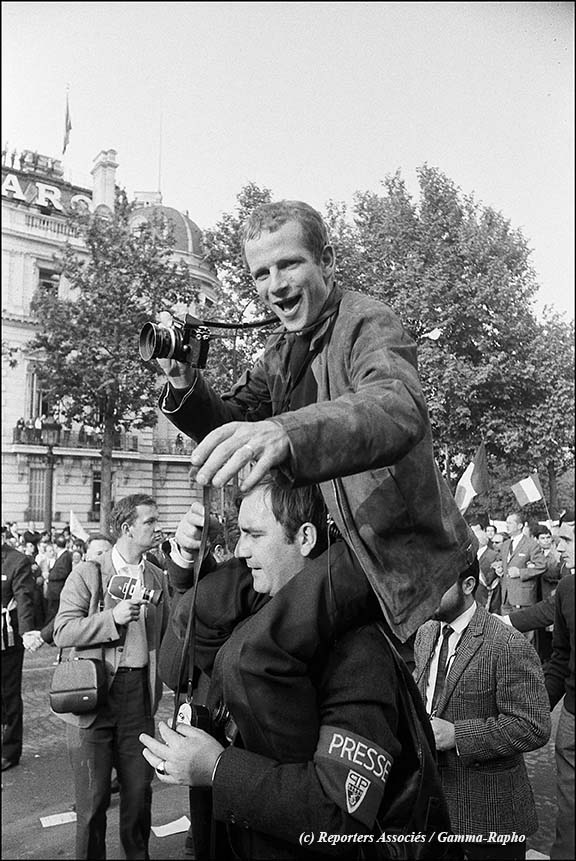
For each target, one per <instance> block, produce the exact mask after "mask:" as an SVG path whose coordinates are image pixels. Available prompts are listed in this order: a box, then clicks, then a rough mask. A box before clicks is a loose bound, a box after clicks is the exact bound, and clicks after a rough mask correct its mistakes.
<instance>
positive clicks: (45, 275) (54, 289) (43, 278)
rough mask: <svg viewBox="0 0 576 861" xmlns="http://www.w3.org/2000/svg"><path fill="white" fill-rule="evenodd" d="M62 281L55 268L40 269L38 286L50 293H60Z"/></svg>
mask: <svg viewBox="0 0 576 861" xmlns="http://www.w3.org/2000/svg"><path fill="white" fill-rule="evenodd" d="M59 283H60V275H59V274H58V273H57V272H54V270H53V269H41V268H39V269H38V287H39V288H40V289H42V290H46V291H47V292H48V293H54V295H55V296H57V295H58V285H59Z"/></svg>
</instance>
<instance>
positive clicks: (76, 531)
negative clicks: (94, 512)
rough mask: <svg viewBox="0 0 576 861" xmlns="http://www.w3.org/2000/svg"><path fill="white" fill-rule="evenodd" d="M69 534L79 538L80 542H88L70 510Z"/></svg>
mask: <svg viewBox="0 0 576 861" xmlns="http://www.w3.org/2000/svg"><path fill="white" fill-rule="evenodd" d="M70 533H71V535H73V536H74V537H75V538H79V539H80V540H81V541H88V539H89V538H90V536H89V535H88V533H87V532H86V530H85V529H84V527H83V526H82V524H81V523H80V521H79V520H78V518H77V517H76V515H75V514H74V512H73V511H72V510H70Z"/></svg>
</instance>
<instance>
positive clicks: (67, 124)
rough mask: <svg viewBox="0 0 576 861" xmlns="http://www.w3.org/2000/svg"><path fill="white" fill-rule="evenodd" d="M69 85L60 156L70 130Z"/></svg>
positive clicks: (67, 87)
mask: <svg viewBox="0 0 576 861" xmlns="http://www.w3.org/2000/svg"><path fill="white" fill-rule="evenodd" d="M69 94H70V84H66V113H65V115H64V143H63V144H62V155H64V154H65V152H66V148H67V146H68V143H69V141H70V130H71V129H72V120H71V119H70V101H69Z"/></svg>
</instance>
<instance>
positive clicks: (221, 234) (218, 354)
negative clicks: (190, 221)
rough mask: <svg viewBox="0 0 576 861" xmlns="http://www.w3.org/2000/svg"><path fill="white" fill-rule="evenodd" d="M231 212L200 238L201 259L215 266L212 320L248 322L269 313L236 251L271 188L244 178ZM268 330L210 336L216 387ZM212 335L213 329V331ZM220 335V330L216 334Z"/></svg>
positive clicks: (224, 384) (250, 355) (245, 363)
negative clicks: (217, 288)
mask: <svg viewBox="0 0 576 861" xmlns="http://www.w3.org/2000/svg"><path fill="white" fill-rule="evenodd" d="M236 200H237V205H236V209H235V211H234V212H233V213H226V214H224V215H223V216H222V218H221V219H220V221H219V222H217V224H216V225H215V227H213V228H212V229H210V230H207V231H206V233H205V236H204V244H205V246H206V248H207V260H208V261H209V262H210V263H211V264H212V265H213V266H214V267H215V269H216V272H217V273H218V280H219V281H220V284H221V288H222V289H221V291H220V294H219V296H218V297H217V303H216V306H215V307H214V310H213V314H212V319H216V320H219V321H228V322H238V323H249V322H251V321H254V320H256V319H264V318H266V317H267V316H270V312H269V310H268V309H267V308H266V307H265V306H264V305H263V304H262V302H261V301H260V299H259V298H258V295H257V293H256V291H255V290H254V282H253V281H252V278H251V276H250V273H249V272H248V269H247V267H246V264H245V262H244V257H243V254H242V243H241V236H240V233H241V228H242V224H243V223H244V221H245V220H246V218H247V217H248V215H249V214H250V213H251V212H252V210H253V209H255V208H256V207H257V206H259V205H260V204H263V203H270V201H271V191H270V189H268V188H262V189H261V188H259V187H258V186H257V185H256V184H255V183H253V182H250V183H248V185H246V186H244V188H242V189H241V191H240V192H239V193H238V195H237V196H236ZM269 332H270V329H259V328H258V329H247V330H242V329H241V328H240V327H239V328H238V329H229V330H228V331H227V333H226V337H223V338H215V339H214V341H213V342H212V344H211V346H210V359H209V363H208V367H207V369H206V376H207V379H208V380H210V381H211V382H212V383H214V384H215V386H216V388H217V390H218V391H221V392H223V391H226V390H228V389H229V388H230V387H231V386H232V384H233V383H234V382H236V380H237V379H238V377H239V376H240V375H241V374H242V373H243V371H245V370H246V369H247V368H248V367H250V366H251V365H252V364H253V362H254V357H255V356H256V354H257V353H258V352H259V351H260V350H261V349H262V348H263V346H264V341H265V339H266V337H267V335H268V334H269ZM214 333H215V334H218V330H217V329H215V330H214ZM221 334H222V333H221Z"/></svg>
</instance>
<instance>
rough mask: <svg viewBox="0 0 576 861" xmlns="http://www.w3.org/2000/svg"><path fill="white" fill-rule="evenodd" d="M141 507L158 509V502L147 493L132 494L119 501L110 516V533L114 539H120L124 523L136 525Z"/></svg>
mask: <svg viewBox="0 0 576 861" xmlns="http://www.w3.org/2000/svg"><path fill="white" fill-rule="evenodd" d="M140 505H151V506H154V508H157V505H156V500H155V499H152V497H151V496H148V494H147V493H131V494H130V496H125V497H124V498H123V499H119V500H118V502H117V503H116V505H115V506H114V508H113V510H112V514H111V515H110V532H111V533H112V535H113V536H114V538H120V536H121V534H122V524H123V523H128V525H131V524H132V523H134V521H135V520H136V518H137V516H138V511H137V509H138V506H140Z"/></svg>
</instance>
